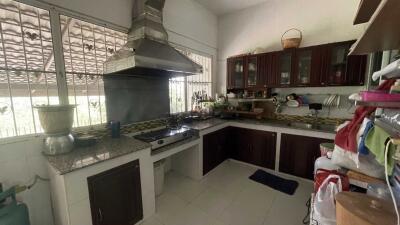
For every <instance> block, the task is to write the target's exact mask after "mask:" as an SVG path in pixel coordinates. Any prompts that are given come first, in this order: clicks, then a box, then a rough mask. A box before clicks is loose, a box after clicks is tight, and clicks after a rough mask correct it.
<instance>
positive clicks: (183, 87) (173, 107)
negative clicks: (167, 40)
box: [169, 46, 212, 113]
mask: <svg viewBox="0 0 400 225" xmlns="http://www.w3.org/2000/svg"><path fill="white" fill-rule="evenodd" d="M175 48H176V49H177V50H178V51H180V52H181V53H182V54H184V55H186V56H188V57H189V58H190V59H192V60H193V61H194V62H196V63H197V64H199V65H201V66H203V73H202V74H197V75H192V76H188V77H177V78H171V79H170V81H169V99H170V112H171V113H180V112H186V111H191V110H193V109H194V101H193V98H194V94H195V93H204V94H207V96H210V97H211V96H212V70H211V69H212V57H211V56H208V55H206V54H199V53H197V52H194V51H193V50H191V49H188V48H184V47H181V46H175Z"/></svg>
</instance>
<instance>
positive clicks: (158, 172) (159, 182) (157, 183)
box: [154, 159, 165, 196]
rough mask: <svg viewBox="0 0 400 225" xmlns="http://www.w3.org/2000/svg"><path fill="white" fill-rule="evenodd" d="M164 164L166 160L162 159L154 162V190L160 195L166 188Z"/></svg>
mask: <svg viewBox="0 0 400 225" xmlns="http://www.w3.org/2000/svg"><path fill="white" fill-rule="evenodd" d="M164 165H165V160H164V159H162V160H160V161H157V162H155V163H154V192H155V194H156V196H159V195H161V194H162V192H163V188H164Z"/></svg>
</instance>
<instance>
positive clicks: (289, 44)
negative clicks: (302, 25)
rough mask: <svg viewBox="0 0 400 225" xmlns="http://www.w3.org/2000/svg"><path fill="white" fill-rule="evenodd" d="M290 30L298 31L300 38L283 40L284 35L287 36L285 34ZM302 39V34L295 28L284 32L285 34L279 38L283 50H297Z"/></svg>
mask: <svg viewBox="0 0 400 225" xmlns="http://www.w3.org/2000/svg"><path fill="white" fill-rule="evenodd" d="M291 30H295V31H298V32H299V34H300V37H297V38H286V39H285V38H284V36H285V34H287V32H289V31H291ZM302 39H303V34H302V33H301V31H300V30H299V29H296V28H292V29H289V30H287V31H285V33H283V34H282V37H281V43H282V47H283V49H288V48H298V47H299V46H300V43H301V40H302Z"/></svg>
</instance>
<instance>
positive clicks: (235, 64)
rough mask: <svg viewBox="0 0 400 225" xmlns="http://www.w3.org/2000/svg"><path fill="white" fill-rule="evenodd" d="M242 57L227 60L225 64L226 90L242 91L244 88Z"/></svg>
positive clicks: (244, 60)
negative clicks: (226, 74) (226, 73)
mask: <svg viewBox="0 0 400 225" xmlns="http://www.w3.org/2000/svg"><path fill="white" fill-rule="evenodd" d="M245 63H246V59H245V57H244V56H239V57H234V58H229V59H228V62H227V72H228V76H227V86H228V89H242V88H244V86H245Z"/></svg>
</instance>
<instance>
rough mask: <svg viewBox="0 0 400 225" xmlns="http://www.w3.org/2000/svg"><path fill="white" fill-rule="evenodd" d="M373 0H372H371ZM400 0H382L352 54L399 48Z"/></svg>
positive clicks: (353, 47) (354, 46)
mask: <svg viewBox="0 0 400 225" xmlns="http://www.w3.org/2000/svg"><path fill="white" fill-rule="evenodd" d="M369 1H372V0H369ZM399 12H400V1H399V0H382V1H381V2H380V4H379V5H378V7H377V9H376V10H375V12H374V13H373V15H372V16H371V19H370V23H369V24H368V27H367V29H366V30H365V31H364V33H363V34H362V36H361V37H360V38H359V39H358V40H357V42H356V43H355V44H354V45H353V46H352V49H351V51H350V55H364V54H369V53H372V52H377V51H382V50H391V49H398V48H399V47H400V29H397V28H398V27H400V19H399V17H398V15H399Z"/></svg>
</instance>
